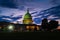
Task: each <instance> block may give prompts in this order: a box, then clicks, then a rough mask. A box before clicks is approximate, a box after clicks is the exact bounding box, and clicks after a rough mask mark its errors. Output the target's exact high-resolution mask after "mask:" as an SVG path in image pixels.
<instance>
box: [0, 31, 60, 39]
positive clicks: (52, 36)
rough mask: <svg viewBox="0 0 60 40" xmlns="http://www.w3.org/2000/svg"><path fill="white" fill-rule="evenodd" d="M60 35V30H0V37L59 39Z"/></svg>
mask: <svg viewBox="0 0 60 40" xmlns="http://www.w3.org/2000/svg"><path fill="white" fill-rule="evenodd" d="M59 37H60V33H59V32H0V39H11V38H12V39H58V38H59ZM59 39H60V38H59Z"/></svg>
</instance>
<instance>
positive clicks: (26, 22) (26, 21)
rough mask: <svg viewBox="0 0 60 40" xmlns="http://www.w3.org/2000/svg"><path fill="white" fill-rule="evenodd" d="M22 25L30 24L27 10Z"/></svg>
mask: <svg viewBox="0 0 60 40" xmlns="http://www.w3.org/2000/svg"><path fill="white" fill-rule="evenodd" d="M23 23H24V24H32V16H31V14H30V13H29V10H27V13H26V14H25V16H24V19H23Z"/></svg>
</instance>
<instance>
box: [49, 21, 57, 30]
mask: <svg viewBox="0 0 60 40" xmlns="http://www.w3.org/2000/svg"><path fill="white" fill-rule="evenodd" d="M57 27H58V21H54V20H51V21H50V22H49V27H48V29H49V30H51V29H55V28H57Z"/></svg>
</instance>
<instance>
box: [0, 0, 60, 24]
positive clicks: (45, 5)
mask: <svg viewBox="0 0 60 40" xmlns="http://www.w3.org/2000/svg"><path fill="white" fill-rule="evenodd" d="M57 5H60V0H0V15H1V16H11V15H13V16H12V17H18V16H21V15H22V18H20V19H18V20H16V21H22V20H23V16H24V14H25V13H26V10H27V8H29V10H30V13H34V12H40V11H42V10H46V9H49V8H51V7H54V6H57ZM36 14H37V13H36ZM33 15H34V14H33ZM33 15H32V16H33ZM33 19H36V20H39V21H41V20H42V19H41V18H36V17H33ZM36 20H34V21H35V22H36V24H40V23H39V22H37V21H36ZM16 21H14V22H16Z"/></svg>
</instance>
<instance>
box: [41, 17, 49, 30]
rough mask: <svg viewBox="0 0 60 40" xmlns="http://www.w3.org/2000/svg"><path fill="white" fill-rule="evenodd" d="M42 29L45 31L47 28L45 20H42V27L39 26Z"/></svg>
mask: <svg viewBox="0 0 60 40" xmlns="http://www.w3.org/2000/svg"><path fill="white" fill-rule="evenodd" d="M41 27H42V29H44V30H45V29H47V28H48V20H47V19H46V18H44V19H43V20H42V25H41Z"/></svg>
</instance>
